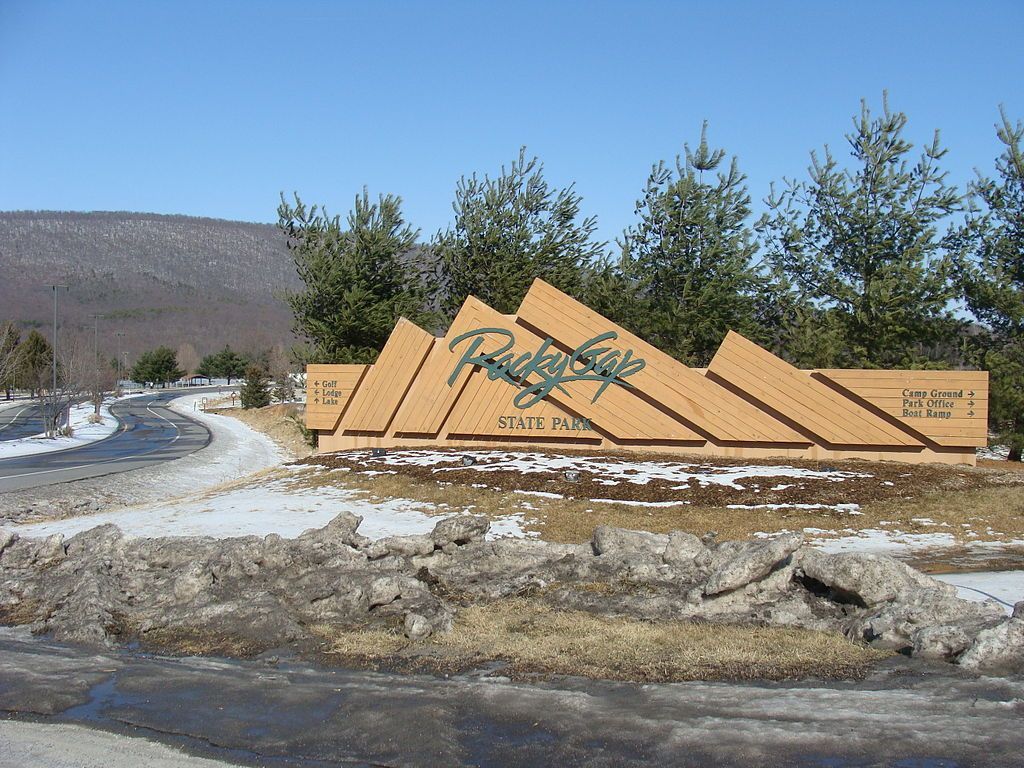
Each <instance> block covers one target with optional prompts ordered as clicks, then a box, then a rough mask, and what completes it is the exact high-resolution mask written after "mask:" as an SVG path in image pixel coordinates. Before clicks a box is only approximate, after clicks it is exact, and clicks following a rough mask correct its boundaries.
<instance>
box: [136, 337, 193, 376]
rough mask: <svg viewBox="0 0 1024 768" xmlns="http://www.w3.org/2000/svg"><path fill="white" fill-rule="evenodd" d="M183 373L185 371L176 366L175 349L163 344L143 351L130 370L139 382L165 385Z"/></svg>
mask: <svg viewBox="0 0 1024 768" xmlns="http://www.w3.org/2000/svg"><path fill="white" fill-rule="evenodd" d="M184 375H185V372H184V371H183V370H181V369H180V368H179V367H178V359H177V356H176V354H175V351H174V350H173V349H171V348H170V347H165V346H160V347H157V348H156V349H151V350H149V351H147V352H143V353H142V354H141V355H139V359H138V360H137V361H136V363H135V365H133V366H132V371H131V377H132V379H133V380H134V381H137V382H139V383H140V384H146V383H152V384H163V385H165V386H166V385H167V384H168V383H169V382H172V381H177V380H178V379H180V378H181V377H182V376H184Z"/></svg>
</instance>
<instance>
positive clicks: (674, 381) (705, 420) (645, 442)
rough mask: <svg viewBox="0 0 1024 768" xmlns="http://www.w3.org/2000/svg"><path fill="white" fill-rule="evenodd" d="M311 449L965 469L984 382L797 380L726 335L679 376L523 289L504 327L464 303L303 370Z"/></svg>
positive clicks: (925, 375)
mask: <svg viewBox="0 0 1024 768" xmlns="http://www.w3.org/2000/svg"><path fill="white" fill-rule="evenodd" d="M306 375H307V405H306V423H307V425H308V426H309V428H310V429H315V430H317V432H318V433H319V440H320V450H321V451H337V450H344V449H348V448H365V447H385V448H392V447H412V446H464V447H483V446H501V447H511V446H545V447H549V448H552V447H560V446H561V447H566V448H594V449H619V450H621V449H635V450H647V451H657V452H672V453H685V454H705V455H712V456H733V457H745V458H750V457H786V458H809V459H842V458H863V459H874V460H878V459H888V460H896V461H909V462H923V461H934V462H944V463H964V464H974V461H975V458H974V457H975V448H977V447H979V446H984V445H985V444H986V437H987V432H986V423H987V415H988V374H987V373H986V372H983V371H982V372H978V371H892V370H800V369H798V368H795V367H793V366H792V365H790V364H789V363H787V362H785V361H784V360H782V359H780V358H778V357H776V356H775V355H773V354H771V353H770V352H768V351H766V350H764V349H762V348H761V347H759V346H757V345H756V344H754V343H753V342H751V341H749V340H747V339H745V338H744V337H743V336H741V335H739V334H738V333H733V332H730V333H729V334H728V335H727V336H726V338H725V340H724V341H723V342H722V345H721V347H719V349H718V352H717V353H716V354H715V357H714V359H713V360H712V361H711V365H709V366H708V368H707V369H697V368H689V367H687V366H685V365H683V364H682V363H680V362H678V361H677V360H674V359H673V358H671V357H669V356H668V355H666V354H665V353H663V352H661V351H659V350H657V349H655V348H654V347H652V346H651V345H650V344H647V343H646V342H644V341H643V340H642V339H640V338H638V337H637V336H634V335H633V334H631V333H629V332H628V331H626V330H625V329H623V328H620V327H618V326H617V325H615V324H613V323H611V322H609V321H608V320H606V319H605V318H603V317H601V316H600V315H598V314H597V313H596V312H593V311H592V310H590V309H588V308H587V307H585V306H584V305H582V304H580V303H579V302H577V301H575V300H574V299H572V298H570V297H569V296H567V295H565V294H564V293H562V292H561V291H558V290H557V289H555V288H553V287H551V286H550V285H548V284H547V283H545V282H543V281H542V280H536V281H534V283H533V285H532V286H531V287H530V291H529V293H527V294H526V298H524V299H523V302H522V304H521V305H520V307H519V311H518V312H517V313H516V314H515V315H503V314H500V313H498V312H495V311H494V310H493V309H491V308H490V307H488V306H486V305H485V304H483V303H482V302H480V301H479V300H477V299H475V298H473V297H470V298H469V299H467V300H466V302H465V304H463V305H462V309H461V310H460V311H459V314H458V315H457V316H456V317H455V320H454V321H453V322H452V325H451V328H449V330H448V333H447V335H445V336H444V337H443V338H437V337H435V336H432V335H431V334H429V333H427V332H426V331H424V330H422V329H420V328H418V327H417V326H416V325H414V324H413V323H410V322H409V321H407V320H405V319H402V320H400V321H399V323H398V325H397V326H396V327H395V330H394V332H393V333H392V334H391V337H390V338H389V339H388V342H387V344H386V345H385V347H384V349H383V351H382V352H381V354H380V357H379V358H378V359H377V362H376V363H374V364H373V365H310V366H308V367H307V369H306Z"/></svg>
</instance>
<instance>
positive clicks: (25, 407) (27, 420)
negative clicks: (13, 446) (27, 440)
mask: <svg viewBox="0 0 1024 768" xmlns="http://www.w3.org/2000/svg"><path fill="white" fill-rule="evenodd" d="M45 429H46V425H45V424H43V409H42V407H41V406H39V405H38V404H34V403H22V404H20V405H18V406H15V407H13V408H6V409H4V411H3V412H2V413H0V442H3V441H7V440H20V439H21V438H23V437H33V436H35V435H41V434H42V433H43V431H44V430H45Z"/></svg>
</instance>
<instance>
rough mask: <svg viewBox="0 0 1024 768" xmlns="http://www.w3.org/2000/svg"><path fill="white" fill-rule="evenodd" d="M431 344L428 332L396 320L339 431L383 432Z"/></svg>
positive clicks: (432, 338)
mask: <svg viewBox="0 0 1024 768" xmlns="http://www.w3.org/2000/svg"><path fill="white" fill-rule="evenodd" d="M433 343H434V337H433V336H431V335H430V334H429V333H427V332H426V331H424V330H422V329H421V328H419V327H417V326H416V325H415V324H414V323H411V322H409V321H408V320H406V319H405V318H402V319H400V320H399V321H398V324H397V325H396V326H395V329H394V331H392V333H391V336H390V337H389V338H388V341H387V343H386V344H385V345H384V349H383V350H381V353H380V356H379V357H378V358H377V362H376V363H374V364H373V366H372V367H371V368H370V371H369V373H367V375H366V378H365V379H364V381H363V384H362V386H361V387H360V388H359V391H358V392H357V393H356V395H355V397H354V398H353V400H352V406H351V408H350V410H349V412H348V413H347V414H346V416H345V419H344V420H343V422H342V428H343V429H344V430H346V431H358V432H385V431H386V430H387V429H388V425H389V424H390V423H391V419H392V417H393V416H394V414H395V412H396V411H397V410H398V407H399V405H400V403H401V401H402V398H403V396H404V395H405V393H406V391H407V389H408V387H409V384H410V382H411V381H412V380H413V377H414V376H415V375H416V372H417V371H418V370H419V367H420V364H421V363H422V362H423V359H424V358H425V357H426V356H427V353H428V352H429V351H430V347H431V345H432V344H433Z"/></svg>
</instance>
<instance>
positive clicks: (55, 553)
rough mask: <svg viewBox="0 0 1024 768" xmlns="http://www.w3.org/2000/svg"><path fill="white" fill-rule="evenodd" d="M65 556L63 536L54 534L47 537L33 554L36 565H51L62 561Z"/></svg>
mask: <svg viewBox="0 0 1024 768" xmlns="http://www.w3.org/2000/svg"><path fill="white" fill-rule="evenodd" d="M66 555H67V552H66V551H65V550H64V534H63V533H55V534H53V535H52V536H47V537H46V538H45V539H44V540H43V542H42V543H41V544H40V545H39V548H38V549H37V550H36V553H35V562H36V563H37V564H38V565H52V564H54V563H56V562H58V561H60V560H63V559H64V557H65V556H66Z"/></svg>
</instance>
